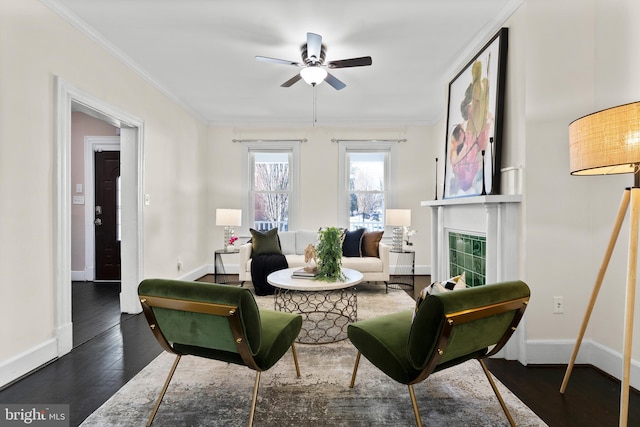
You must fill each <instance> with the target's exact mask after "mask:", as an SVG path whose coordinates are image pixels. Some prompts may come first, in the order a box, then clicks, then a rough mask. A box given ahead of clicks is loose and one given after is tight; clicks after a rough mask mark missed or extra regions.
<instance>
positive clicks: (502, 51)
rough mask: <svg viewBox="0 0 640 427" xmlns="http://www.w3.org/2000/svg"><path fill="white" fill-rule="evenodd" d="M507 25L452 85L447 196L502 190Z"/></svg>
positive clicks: (464, 195) (445, 177)
mask: <svg viewBox="0 0 640 427" xmlns="http://www.w3.org/2000/svg"><path fill="white" fill-rule="evenodd" d="M507 45H508V29H507V28H502V29H501V30H500V31H499V32H498V33H497V34H496V35H495V36H494V37H493V38H492V39H491V40H490V41H489V42H488V43H487V44H486V45H485V46H484V47H483V48H482V50H480V52H479V53H478V54H477V55H476V56H475V57H474V58H473V59H472V60H471V61H470V62H469V63H468V64H467V65H466V66H465V67H464V68H463V69H462V71H460V73H458V75H457V76H455V77H454V78H453V80H452V81H451V83H449V102H448V112H447V135H446V148H445V154H446V156H445V167H444V195H443V198H445V199H446V198H454V197H468V196H479V195H484V194H499V193H500V148H501V143H502V117H503V110H504V88H505V80H506V79H505V72H506V64H507Z"/></svg>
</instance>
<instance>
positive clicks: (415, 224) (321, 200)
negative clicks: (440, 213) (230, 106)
mask: <svg viewBox="0 0 640 427" xmlns="http://www.w3.org/2000/svg"><path fill="white" fill-rule="evenodd" d="M439 130H440V128H439V127H437V126H431V127H428V126H425V127H402V126H399V127H397V128H376V127H371V128H368V129H364V128H355V127H341V128H337V127H306V128H293V127H292V128H249V127H247V128H231V127H211V128H209V150H210V152H209V155H208V158H209V159H210V163H209V174H208V177H209V183H208V186H209V193H210V194H212V195H213V196H212V198H211V203H210V205H209V212H210V213H213V212H215V209H216V208H241V207H242V204H243V197H245V196H246V194H243V193H242V176H241V170H242V168H241V164H242V161H243V159H242V154H241V153H242V150H241V144H239V143H233V142H232V140H233V139H260V140H268V139H303V138H306V139H307V142H304V143H302V144H301V146H300V162H301V164H300V170H301V174H300V175H301V178H300V179H301V183H300V216H299V224H298V226H297V227H296V228H297V229H304V230H313V229H317V228H319V227H322V226H329V225H337V226H339V225H342V224H338V223H337V221H338V200H337V197H336V196H337V192H338V144H337V143H335V142H332V141H331V139H405V138H406V139H407V141H406V142H400V143H398V150H397V155H398V159H397V161H398V170H397V175H398V176H397V180H398V183H399V185H398V200H397V202H398V207H401V208H409V209H411V210H412V218H411V222H412V225H411V228H412V229H416V230H418V233H417V234H416V235H415V236H414V237H413V238H412V241H414V249H415V251H416V266H417V268H420V269H422V270H423V274H424V271H425V270H428V269H429V264H430V262H431V261H430V260H431V253H430V247H429V242H430V238H431V237H430V229H429V217H428V216H427V214H426V212H425V209H424V208H421V207H420V201H422V200H430V199H433V197H434V195H435V158H436V157H437V156H438V151H439V149H440V148H441V147H443V146H444V143H443V142H442V141H443V138H444V131H443V132H442V134H440V132H439ZM210 218H212V219H213V218H214V215H213V214H211V215H210ZM243 226H244V227H243V228H244V229H245V230H246V224H243ZM211 231H212V233H211V239H212V242H213V246H212V250H213V249H219V248H220V246H221V244H222V233H223V231H222V229H221V228H220V227H213V228H212V229H211ZM427 272H428V271H427Z"/></svg>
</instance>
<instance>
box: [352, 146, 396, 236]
mask: <svg viewBox="0 0 640 427" xmlns="http://www.w3.org/2000/svg"><path fill="white" fill-rule="evenodd" d="M386 157H387V153H386V152H382V151H371V152H362V151H357V152H355V151H354V152H349V153H348V154H347V161H348V167H349V228H350V229H351V230H355V229H357V228H362V227H364V228H366V229H368V230H384V211H385V189H386V173H385V171H386V167H385V166H386Z"/></svg>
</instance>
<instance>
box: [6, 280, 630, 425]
mask: <svg viewBox="0 0 640 427" xmlns="http://www.w3.org/2000/svg"><path fill="white" fill-rule="evenodd" d="M203 280H204V281H212V279H211V278H210V277H205V278H203ZM428 282H429V276H417V277H416V290H415V292H418V291H419V289H421V288H422V287H424V286H426V285H427V284H428ZM119 292H120V288H119V285H118V284H107V283H85V282H77V283H74V284H73V295H74V296H73V303H74V305H73V320H74V349H73V351H71V353H69V354H67V355H65V356H63V357H61V358H60V359H58V360H56V361H54V362H52V363H50V364H48V365H46V366H44V367H42V368H40V369H38V370H37V371H36V372H34V373H32V374H31V375H28V376H26V377H25V378H23V379H21V380H19V381H16V382H15V383H13V384H11V385H9V386H7V387H5V388H4V389H2V390H0V403H67V404H70V408H71V414H70V415H71V419H70V425H71V426H77V425H79V424H80V423H82V421H83V420H84V419H85V418H86V417H87V416H89V415H90V414H91V413H92V412H93V411H95V410H96V409H97V408H98V407H99V406H100V405H102V404H103V403H104V402H105V401H106V400H107V399H108V398H109V397H111V396H112V395H113V394H114V393H115V392H116V391H117V390H118V389H120V387H122V386H123V385H124V384H125V383H126V382H127V381H129V380H130V379H131V378H133V377H134V376H135V375H136V374H137V373H138V372H139V371H140V370H141V369H142V368H144V367H145V366H146V365H147V364H149V362H151V361H152V360H153V359H154V358H155V357H156V356H157V355H158V354H160V353H161V351H162V349H161V348H160V346H159V345H158V344H157V342H156V340H155V338H154V337H153V335H152V333H151V331H150V330H149V327H148V325H147V322H146V320H145V319H144V316H142V315H121V314H120V313H119V297H118V294H119ZM389 292H398V290H390V291H389ZM407 292H408V293H409V294H412V293H414V292H412V291H407ZM487 365H488V366H489V369H490V370H491V372H492V373H493V374H494V375H495V377H496V378H498V379H499V380H500V381H501V382H502V383H504V384H505V385H506V386H507V387H508V388H509V389H510V390H511V391H513V393H514V394H516V396H518V397H519V398H520V399H521V400H522V401H523V402H524V403H525V404H526V405H528V406H529V407H530V408H531V409H532V410H533V411H534V412H535V413H536V414H537V415H538V416H540V418H542V419H543V420H544V421H545V422H546V423H547V424H548V425H550V426H553V427H555V426H558V427H560V426H580V427H584V426H598V427H600V426H616V425H617V424H618V412H619V406H618V405H619V398H620V383H619V381H617V380H615V379H613V378H611V377H609V376H608V375H606V374H604V373H602V372H600V371H599V370H597V369H595V368H593V367H589V366H576V367H575V368H574V371H573V374H572V376H571V381H570V382H569V386H568V388H567V392H566V393H565V395H561V394H560V393H559V391H558V390H559V388H560V384H561V382H562V378H563V375H564V371H565V368H566V367H565V366H527V367H525V366H522V365H521V364H520V363H518V362H514V361H505V360H500V359H497V360H496V359H492V360H489V361H487ZM408 410H410V409H408ZM628 425H630V426H634V425H640V394H639V393H638V392H636V391H635V390H633V391H632V393H631V399H630V410H629V423H628Z"/></svg>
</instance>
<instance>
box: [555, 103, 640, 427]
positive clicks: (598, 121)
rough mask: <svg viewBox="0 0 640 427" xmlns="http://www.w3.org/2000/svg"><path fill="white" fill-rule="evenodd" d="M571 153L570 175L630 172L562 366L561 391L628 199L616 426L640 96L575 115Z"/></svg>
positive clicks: (625, 390)
mask: <svg viewBox="0 0 640 427" xmlns="http://www.w3.org/2000/svg"><path fill="white" fill-rule="evenodd" d="M569 155H570V163H571V174H572V175H610V174H621V173H633V174H634V185H633V187H632V188H627V189H625V191H624V193H623V196H622V201H621V203H620V208H619V210H618V216H617V217H616V222H615V224H614V227H613V232H612V233H611V238H610V240H609V245H608V246H607V250H606V252H605V256H604V259H603V261H602V265H601V266H600V271H599V272H598V276H597V278H596V282H595V285H594V288H593V292H592V293H591V299H590V301H589V305H588V307H587V312H586V313H585V316H584V320H583V321H582V327H581V328H580V333H579V334H578V339H577V341H576V345H575V347H574V349H573V353H572V354H571V359H570V361H569V365H568V366H567V371H566V372H565V375H564V379H563V381H562V385H561V386H560V393H563V394H564V392H565V390H566V388H567V383H568V381H569V377H570V375H571V370H572V369H573V365H574V363H575V360H576V356H577V355H578V350H579V349H580V344H581V343H582V338H583V337H584V333H585V330H586V329H587V325H588V323H589V318H590V317H591V312H592V311H593V306H594V305H595V303H596V299H597V297H598V292H599V291H600V286H601V285H602V281H603V279H604V275H605V273H606V271H607V267H608V265H609V261H610V260H611V255H612V253H613V249H614V248H615V245H616V240H617V239H618V235H619V234H620V228H621V227H622V222H623V221H624V217H625V216H626V213H627V210H628V209H629V205H631V219H630V222H629V249H628V254H627V256H628V261H627V289H626V296H625V314H624V343H623V364H622V365H623V366H622V368H623V372H622V387H621V391H620V423H619V425H620V426H626V425H627V420H628V415H629V414H628V413H629V380H630V375H631V344H632V339H633V311H634V302H635V289H636V264H637V259H638V215H639V210H640V173H639V171H638V169H639V168H640V102H635V103H632V104H626V105H621V106H618V107H613V108H609V109H607V110H603V111H599V112H597V113H593V114H590V115H588V116H585V117H582V118H580V119H578V120H575V121H574V122H572V123H571V124H570V125H569Z"/></svg>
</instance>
